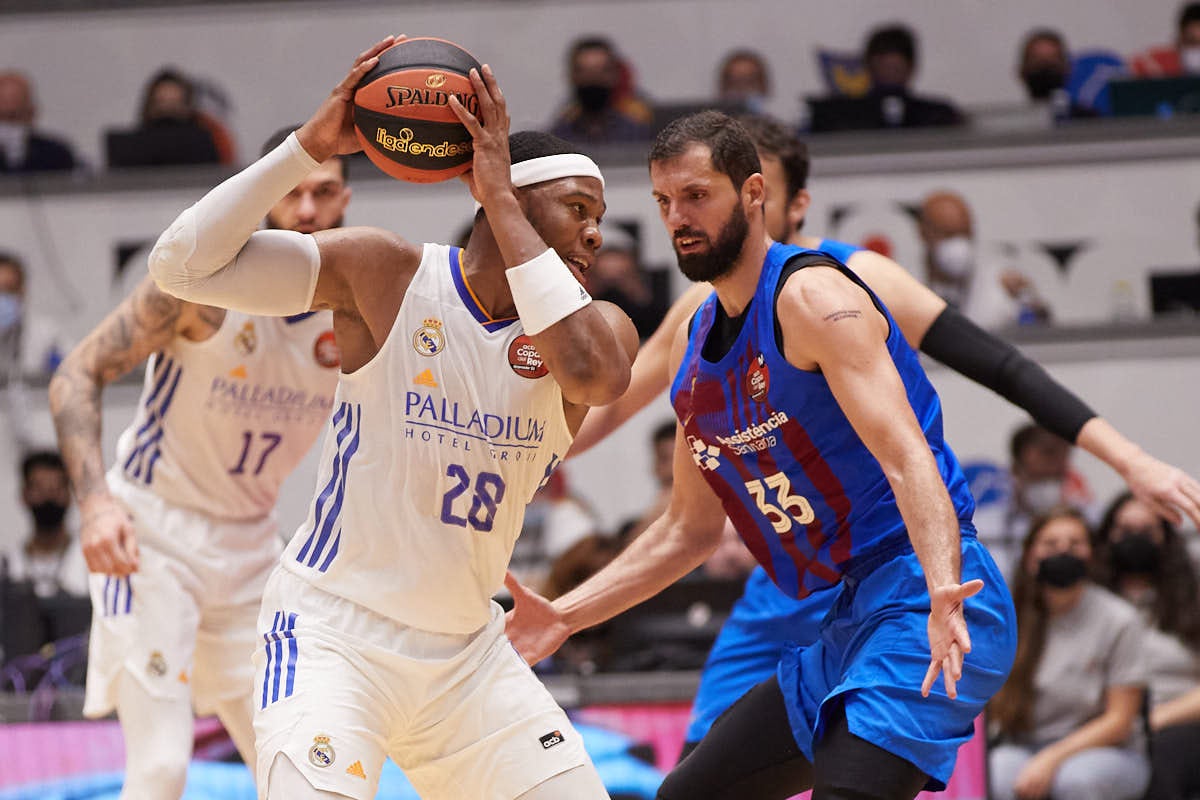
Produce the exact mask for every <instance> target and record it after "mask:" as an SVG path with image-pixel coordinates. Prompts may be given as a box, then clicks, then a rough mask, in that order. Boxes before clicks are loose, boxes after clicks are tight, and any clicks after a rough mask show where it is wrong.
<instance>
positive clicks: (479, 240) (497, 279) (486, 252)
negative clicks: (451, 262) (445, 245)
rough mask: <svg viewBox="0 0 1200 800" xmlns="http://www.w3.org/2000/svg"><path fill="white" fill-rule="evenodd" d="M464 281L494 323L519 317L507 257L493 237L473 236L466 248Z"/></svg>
mask: <svg viewBox="0 0 1200 800" xmlns="http://www.w3.org/2000/svg"><path fill="white" fill-rule="evenodd" d="M462 259H463V261H462V265H463V280H464V281H465V282H466V284H467V286H468V288H469V289H470V291H471V294H472V295H474V296H475V299H476V300H478V301H479V304H480V305H481V306H483V310H484V311H486V312H487V313H488V314H489V315H491V317H492V319H505V318H507V317H515V316H516V315H517V307H516V305H515V304H514V303H513V299H512V289H510V288H509V286H508V277H507V276H506V275H505V272H504V271H505V269H506V267H505V264H504V257H503V256H501V255H500V248H499V247H498V246H497V245H496V241H495V239H493V238H492V237H491V236H479V235H472V236H471V241H470V242H468V243H467V246H466V247H465V248H463V253H462Z"/></svg>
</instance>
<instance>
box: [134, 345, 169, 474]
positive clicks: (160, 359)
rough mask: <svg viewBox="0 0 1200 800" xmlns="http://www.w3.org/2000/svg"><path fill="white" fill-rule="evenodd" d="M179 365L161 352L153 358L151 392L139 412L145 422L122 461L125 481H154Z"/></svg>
mask: <svg viewBox="0 0 1200 800" xmlns="http://www.w3.org/2000/svg"><path fill="white" fill-rule="evenodd" d="M182 374H183V365H182V364H178V363H176V361H175V359H173V358H169V357H166V356H164V355H163V354H162V352H158V353H155V355H154V389H153V390H151V392H150V395H149V396H148V397H147V398H146V402H145V404H144V405H143V406H142V411H143V413H144V414H145V415H146V421H145V422H144V423H142V426H141V427H140V428H138V430H137V433H136V434H135V435H134V446H133V450H132V451H131V452H130V453H129V457H128V458H126V459H125V464H124V467H123V469H124V470H125V474H126V476H128V477H129V478H131V479H133V480H135V481H137V482H139V483H141V484H143V485H146V486H149V485H150V483H151V482H152V481H153V480H154V465H155V464H156V463H158V459H159V457H160V456H161V455H162V437H163V430H164V429H163V419H164V418H165V417H166V415H167V411H168V409H170V407H171V401H172V400H173V399H174V398H175V389H176V387H177V386H179V377H180V375H182Z"/></svg>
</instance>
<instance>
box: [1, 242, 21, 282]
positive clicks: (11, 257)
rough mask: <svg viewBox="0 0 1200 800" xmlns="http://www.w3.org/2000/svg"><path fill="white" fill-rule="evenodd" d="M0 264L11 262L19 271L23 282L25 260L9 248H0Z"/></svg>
mask: <svg viewBox="0 0 1200 800" xmlns="http://www.w3.org/2000/svg"><path fill="white" fill-rule="evenodd" d="M0 264H11V265H12V266H13V267H15V268H16V270H17V272H18V273H20V275H21V282H22V283H24V282H25V262H24V261H22V260H21V257H20V256H18V255H17V254H16V253H14V252H12V251H11V250H0Z"/></svg>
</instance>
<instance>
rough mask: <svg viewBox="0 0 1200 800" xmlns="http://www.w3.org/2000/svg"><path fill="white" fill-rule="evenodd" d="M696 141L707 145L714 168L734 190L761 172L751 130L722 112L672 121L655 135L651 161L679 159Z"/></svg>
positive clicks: (651, 148)
mask: <svg viewBox="0 0 1200 800" xmlns="http://www.w3.org/2000/svg"><path fill="white" fill-rule="evenodd" d="M693 144H703V145H707V146H708V149H709V150H710V151H711V153H712V165H713V168H714V169H715V170H717V172H722V173H724V174H725V175H728V176H729V180H730V181H732V182H733V188H734V189H737V190H739V191H740V190H741V188H742V184H744V183H745V182H746V179H747V178H749V177H750V176H751V175H753V174H754V173H756V172H762V162H761V161H759V160H758V150H757V149H756V148H755V146H754V139H753V138H752V137H751V136H750V133H749V131H747V130H746V128H745V126H743V125H742V123H740V122H738V121H737V120H736V119H734V118H733V117H731V116H729V115H727V114H722V113H721V112H720V111H700V112H698V113H696V114H689V115H687V116H685V117H679V118H678V119H675V120H672V121H671V122H670V123H669V124H668V125H667V127H665V128H663V129H662V130H661V131H659V134H658V136H657V137H655V139H654V144H653V145H651V147H650V157H649V161H650V163H651V164H653V163H654V162H656V161H666V160H668V159H672V158H677V157H678V156H680V155H683V153H684V151H685V150H687V149H688V148H689V147H691V146H692V145H693Z"/></svg>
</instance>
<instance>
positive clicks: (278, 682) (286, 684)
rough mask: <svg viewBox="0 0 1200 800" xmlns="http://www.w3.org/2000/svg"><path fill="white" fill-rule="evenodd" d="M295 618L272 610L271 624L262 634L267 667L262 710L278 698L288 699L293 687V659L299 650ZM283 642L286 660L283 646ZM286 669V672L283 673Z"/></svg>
mask: <svg viewBox="0 0 1200 800" xmlns="http://www.w3.org/2000/svg"><path fill="white" fill-rule="evenodd" d="M295 630H296V615H295V614H289V613H288V612H286V611H276V612H275V621H274V623H273V624H272V625H271V632H270V633H265V634H263V641H265V642H266V648H265V649H266V654H267V666H266V669H265V670H264V673H263V690H262V705H261V706H259V708H266V707H267V706H269V705H271V704H272V703H276V702H279V700H280V697H281V695H280V692H281V690H282V697H283V698H288V697H291V696H292V692H293V691H294V690H295V687H296V659H297V656H298V655H299V648H298V645H297V643H296V636H295V633H294V632H295ZM284 641H286V642H287V656H286V660H285V657H284V652H283V643H284ZM285 670H286V672H285Z"/></svg>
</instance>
